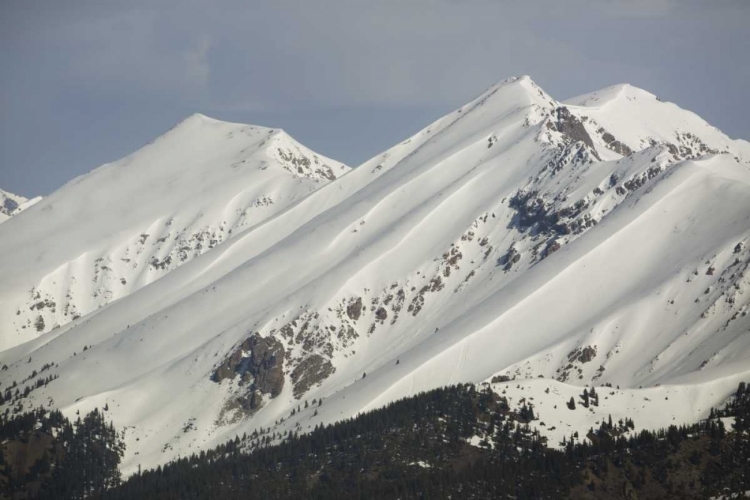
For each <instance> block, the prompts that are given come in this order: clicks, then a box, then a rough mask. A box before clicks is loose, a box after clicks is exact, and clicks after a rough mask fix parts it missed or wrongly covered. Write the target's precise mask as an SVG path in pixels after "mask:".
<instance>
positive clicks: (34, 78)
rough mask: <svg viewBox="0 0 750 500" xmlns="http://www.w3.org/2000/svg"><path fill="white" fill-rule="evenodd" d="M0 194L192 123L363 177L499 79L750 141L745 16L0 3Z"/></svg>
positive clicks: (572, 8)
mask: <svg viewBox="0 0 750 500" xmlns="http://www.w3.org/2000/svg"><path fill="white" fill-rule="evenodd" d="M0 47H1V48H0V68H3V70H2V71H0V188H2V189H5V190H7V191H11V192H15V193H18V194H21V195H24V196H33V195H37V194H48V193H50V192H51V191H53V190H55V189H56V188H58V187H59V186H61V185H62V184H64V183H65V182H67V181H68V180H70V179H72V178H73V177H75V176H77V175H80V174H82V173H85V172H87V171H89V170H91V169H92V168H95V167H97V166H99V165H101V164H103V163H106V162H111V161H114V160H117V159H119V158H121V157H123V156H125V155H127V154H129V153H131V152H132V151H134V150H136V149H138V148H139V147H141V146H143V145H144V144H146V143H148V142H149V141H151V140H152V139H154V138H155V137H156V136H158V135H159V134H161V133H163V132H164V131H166V130H168V129H169V128H170V127H171V126H173V125H174V124H175V123H177V122H179V121H180V120H182V119H183V118H185V117H187V116H188V115H190V114H192V113H194V112H201V113H204V114H207V115H209V116H212V117H214V118H218V119H222V120H229V121H238V122H245V123H254V124H258V125H264V126H269V127H274V128H284V129H285V130H286V131H287V132H289V133H290V134H291V135H292V136H294V137H295V138H296V139H298V140H299V141H300V142H302V143H304V144H305V145H307V146H309V147H311V148H312V149H314V150H316V151H318V152H320V153H322V154H324V155H327V156H330V157H332V158H336V159H338V160H341V161H344V162H346V163H348V164H350V165H353V166H356V165H357V164H359V163H360V162H362V161H364V160H366V159H368V158H369V157H371V156H373V155H375V154H377V153H378V152H380V151H382V150H383V149H386V148H388V147H390V146H391V145H393V144H395V143H396V142H399V141H400V140H402V139H404V138H405V137H406V136H408V135H410V134H412V133H414V132H416V131H417V130H419V129H420V128H422V127H423V126H426V125H427V124H428V123H429V122H430V121H432V120H434V119H436V118H439V117H440V116H442V115H443V114H445V113H447V112H449V111H451V110H452V109H454V108H456V107H459V106H461V105H462V104H464V103H465V102H467V101H469V100H470V99H472V98H473V97H474V96H476V95H477V94H479V93H481V92H482V91H483V90H484V89H485V88H486V87H488V86H490V85H491V84H493V83H495V82H496V81H498V80H501V79H503V78H506V77H509V76H514V75H521V74H528V75H531V77H532V78H533V79H534V80H535V81H536V82H537V83H538V84H539V85H540V86H541V87H543V88H544V89H545V90H546V91H547V92H549V93H550V94H551V95H552V96H553V97H555V98H557V99H565V98H568V97H572V96H574V95H578V94H582V93H586V92H590V91H593V90H596V89H598V88H602V87H605V86H608V85H612V84H616V83H624V82H627V83H631V84H633V85H636V86H639V87H642V88H645V89H647V90H649V91H651V92H653V93H655V94H657V95H658V96H660V97H661V98H662V99H664V100H669V101H672V102H675V103H677V104H679V105H680V106H682V107H685V108H688V109H691V110H692V111H695V112H696V113H698V114H699V115H701V116H702V117H703V118H705V119H706V120H708V121H709V122H710V123H712V124H713V125H715V126H717V127H718V128H720V129H722V130H723V131H724V132H725V133H727V134H728V135H729V136H731V137H734V138H743V139H750V120H748V116H750V99H748V97H747V94H748V89H750V55H748V51H749V49H750V2H748V1H745V0H737V1H722V0H718V1H704V2H699V1H687V0H685V1H680V0H599V1H584V0H569V1H566V2H559V1H531V2H511V1H507V2H506V1H497V0H495V1H490V0H410V1H404V0H399V1H395V0H393V1H391V0H381V1H378V0H367V1H363V0H316V1H312V0H275V1H266V0H256V1H253V2H244V1H235V0H227V1H223V0H219V1H211V2H209V1H196V0H181V1H176V0H175V1H172V0H167V1H158V0H154V1H140V0H135V1H130V2H107V1H91V2H89V1H77V0H69V1H66V2H60V1H48V0H37V1H33V2H29V1H19V0H4V1H3V2H2V3H0Z"/></svg>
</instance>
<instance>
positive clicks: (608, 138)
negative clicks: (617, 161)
mask: <svg viewBox="0 0 750 500" xmlns="http://www.w3.org/2000/svg"><path fill="white" fill-rule="evenodd" d="M598 132H599V133H601V134H602V140H604V142H605V143H606V144H607V147H608V148H609V149H611V150H612V151H614V152H615V153H617V154H620V155H622V156H630V155H631V154H633V150H632V149H630V147H628V145H627V144H623V143H622V142H620V141H618V140H617V139H615V136H614V135H612V134H610V133H609V132H606V131H605V130H604V129H603V128H600V129H599V130H598Z"/></svg>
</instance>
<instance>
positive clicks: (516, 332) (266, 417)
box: [0, 77, 750, 473]
mask: <svg viewBox="0 0 750 500" xmlns="http://www.w3.org/2000/svg"><path fill="white" fill-rule="evenodd" d="M618 89H619V88H615V90H611V89H610V90H607V91H602V95H604V96H605V97H606V99H605V97H601V98H599V99H600V100H599V101H594V102H596V103H598V104H597V106H593V105H591V103H592V99H590V98H581V99H578V100H575V101H574V104H564V103H560V102H558V101H555V100H554V99H553V98H551V97H550V96H549V95H547V94H546V93H545V92H544V91H543V90H542V89H540V88H539V87H538V86H537V85H536V84H535V83H534V82H533V81H532V80H531V79H529V78H528V77H521V78H512V79H508V80H505V81H503V82H501V83H499V84H498V85H495V86H493V87H492V88H490V89H489V90H488V91H487V92H485V93H484V94H482V95H481V96H480V97H478V98H477V99H475V100H474V101H472V102H471V103H469V104H467V105H466V106H463V107H462V108H460V109H458V110H456V111H454V112H453V113H451V114H449V115H447V116H445V117H443V118H441V119H440V120H438V121H436V122H435V123H433V124H431V125H430V126H428V127H427V128H425V129H424V130H422V131H420V132H419V133H417V134H415V135H414V136H413V137H411V138H409V139H407V140H405V141H404V142H402V143H401V144H399V145H396V146H395V147H393V148H391V149H389V150H388V151H386V152H384V153H383V154H381V155H378V156H376V157H375V158H373V159H372V160H370V161H368V162H365V163H364V164H363V165H361V166H359V167H358V168H356V169H354V170H352V171H351V172H349V173H348V174H347V175H344V176H342V177H340V178H338V179H336V180H335V181H333V182H330V183H328V184H327V185H325V186H322V187H321V188H320V189H317V190H315V191H314V192H311V193H310V194H308V195H307V196H306V197H304V199H301V200H299V201H298V202H297V203H294V204H290V205H288V206H287V207H285V208H284V209H283V210H279V211H277V212H276V213H275V214H274V215H273V216H272V217H266V218H264V219H263V220H261V221H258V222H256V223H255V224H254V225H252V227H248V228H247V229H245V230H244V231H242V232H239V234H237V236H236V237H234V238H231V239H229V240H227V241H226V242H225V243H223V244H222V245H218V246H216V247H215V248H213V249H212V250H210V251H208V252H206V253H205V254H204V255H201V256H200V257H199V258H196V259H193V260H192V261H190V262H186V263H185V265H183V266H181V267H179V268H178V269H175V270H173V271H172V272H170V273H169V274H167V275H166V276H164V277H162V278H161V279H159V280H158V281H154V282H153V283H151V284H150V285H149V286H147V287H143V288H141V289H140V290H138V291H137V292H136V293H131V294H129V295H127V296H124V297H123V298H122V299H121V300H117V301H114V302H111V303H109V304H107V305H106V306H104V307H102V308H100V309H97V310H94V311H92V312H91V313H90V314H88V315H86V316H84V317H82V318H80V319H78V320H77V321H75V322H73V323H69V324H66V325H63V326H62V327H61V328H59V329H57V330H54V331H52V332H49V333H45V334H43V335H41V336H39V337H38V338H35V339H33V340H31V341H29V342H27V343H25V344H22V345H19V346H16V347H14V348H12V349H9V350H6V351H5V352H2V353H0V362H2V363H4V364H7V366H8V369H7V370H5V371H2V372H0V373H2V377H3V380H4V381H5V380H8V381H12V380H17V381H21V380H26V382H25V383H26V384H28V383H30V382H29V381H30V380H33V379H34V377H35V376H42V377H46V376H48V375H46V373H47V371H49V373H50V374H52V375H57V376H59V378H58V379H55V380H53V381H52V382H50V383H49V384H48V385H46V386H44V385H43V386H41V387H39V388H36V389H34V390H33V391H31V392H30V393H29V395H28V397H26V398H23V399H22V400H21V401H20V402H15V403H14V404H15V405H17V404H20V405H21V406H23V407H30V406H36V405H38V404H41V403H42V402H44V403H45V404H53V405H56V406H59V407H62V408H64V410H65V411H66V412H75V411H76V410H80V411H87V410H89V409H91V408H93V407H100V408H101V407H104V406H105V404H106V405H107V406H108V408H109V412H110V414H111V417H112V418H113V419H114V420H115V423H116V424H117V425H119V426H127V429H128V432H127V446H128V452H127V453H128V455H127V457H126V463H125V471H126V473H127V472H129V471H133V470H135V469H137V466H138V464H141V465H142V466H144V467H146V466H152V465H155V464H158V463H162V462H164V461H166V460H169V459H171V458H173V457H175V456H177V455H180V454H185V453H190V452H193V451H195V450H197V449H201V448H203V447H208V446H212V445H215V444H217V443H219V442H222V441H224V440H226V439H227V438H230V437H234V435H235V434H242V433H243V432H248V433H250V432H252V431H253V430H254V429H260V428H263V429H266V430H269V429H270V432H275V433H277V435H278V433H285V432H287V431H289V430H296V431H301V432H304V431H306V430H309V429H311V428H313V427H314V426H315V425H317V424H319V423H325V422H332V421H336V420H340V419H342V418H347V417H349V416H352V415H355V414H357V413H358V412H360V411H364V410H367V409H371V408H375V407H377V406H379V405H383V404H386V403H388V402H390V401H393V400H395V399H397V398H400V397H403V396H408V395H410V394H414V393H415V392H418V391H422V390H426V389H430V388H433V387H437V386H441V385H446V384H451V383H457V382H485V381H486V382H488V383H492V381H493V379H494V380H495V382H494V383H493V385H494V386H495V387H496V389H497V390H503V388H502V387H501V386H502V383H501V382H499V381H501V380H506V379H507V378H513V377H516V380H517V382H514V384H515V385H513V387H514V388H515V389H514V390H515V391H517V392H516V393H514V397H518V398H519V399H520V398H521V397H523V396H522V395H521V392H522V391H524V390H527V391H528V392H529V394H530V395H532V396H534V398H535V400H538V399H542V398H543V399H545V401H544V404H543V405H541V404H537V413H539V414H540V415H541V416H542V420H544V419H548V420H550V421H552V419H557V420H556V421H558V422H559V425H560V427H559V428H563V427H562V426H566V427H565V429H566V431H565V432H564V435H569V429H570V427H575V426H579V425H580V426H586V427H585V428H582V429H575V430H581V431H585V430H586V429H587V428H588V426H590V421H591V419H592V418H599V417H596V416H594V417H591V416H590V415H588V414H584V413H582V412H583V410H582V411H581V412H579V413H576V414H569V413H565V411H569V410H565V411H562V409H564V406H561V405H564V404H565V402H566V401H567V400H568V399H569V397H570V396H571V395H574V394H576V393H577V392H580V387H581V386H583V385H585V384H589V385H592V384H596V385H598V384H604V383H611V384H614V385H620V386H621V387H622V391H623V392H622V393H621V394H619V395H617V396H615V395H612V397H611V400H607V403H606V404H602V407H603V408H605V409H606V410H607V411H609V412H610V413H612V414H613V416H617V415H623V414H626V413H627V412H629V411H631V409H632V408H634V406H633V405H634V402H633V401H634V400H633V398H636V397H638V398H641V393H640V392H639V391H642V390H643V391H650V392H648V393H647V394H646V395H645V396H643V397H647V398H649V399H653V398H654V397H655V395H656V396H664V397H669V398H670V400H672V401H675V402H679V403H680V404H681V406H679V407H675V408H674V411H672V412H669V413H668V412H664V411H662V410H663V409H664V406H665V405H664V403H663V402H660V405H659V406H649V405H646V404H645V403H644V404H642V405H641V407H642V408H640V413H638V414H639V415H643V416H644V419H646V420H645V422H644V424H641V423H639V422H638V421H636V426H637V428H638V426H640V425H667V424H669V423H671V422H672V421H673V420H672V419H674V421H690V420H694V419H697V418H701V417H702V416H704V415H707V413H708V411H709V408H710V407H711V405H717V404H719V403H721V402H722V401H723V400H724V399H725V398H726V397H727V396H728V395H729V394H730V392H731V390H732V389H733V388H735V387H736V385H737V383H738V382H739V381H740V380H741V379H743V378H747V377H748V376H749V375H750V337H749V336H748V330H749V329H750V319H749V318H748V315H747V311H748V307H750V276H748V271H747V268H748V266H750V249H748V239H750V163H748V155H747V154H746V150H747V147H746V146H747V144H746V143H744V142H741V141H731V140H730V139H728V138H726V137H724V136H723V135H721V134H720V133H718V132H716V131H715V130H714V129H711V128H710V127H708V126H706V125H705V124H703V122H700V121H699V120H698V119H697V118H695V119H693V117H694V115H692V114H690V113H688V112H686V111H683V110H680V109H679V108H676V107H674V106H673V105H670V104H667V103H661V102H659V101H657V100H656V99H655V98H652V97H648V96H649V94H647V93H645V92H643V91H640V90H637V89H632V88H629V87H625V88H623V90H622V92H620V90H618ZM631 92H632V93H634V94H635V98H634V99H629V98H627V96H628V95H629V93H631ZM623 95H624V96H625V98H623ZM604 101H606V103H605V102H604ZM652 107H653V109H654V110H655V111H653V112H652V113H651V112H650V111H648V110H650V109H651V108H652ZM660 107H661V108H660ZM647 112H648V113H651V114H650V115H648V118H647V119H646V118H643V117H644V116H646V115H647V114H648V113H647ZM691 120H692V121H691ZM688 122H689V123H688ZM222 126H223V125H222ZM678 133H690V134H691V137H690V140H691V141H692V142H690V143H689V144H690V145H688V144H687V143H680V141H679V140H678V139H677V138H676V137H678V135H677V134H678ZM264 134H266V135H268V134H267V132H265V133H264ZM271 135H272V134H271ZM156 144H158V142H157V143H156ZM701 144H703V145H704V148H701V146H700V145H701ZM682 148H685V149H682ZM688 148H689V151H688V150H687V149H688ZM175 154H176V153H175ZM292 165H294V162H292ZM287 173H288V172H287ZM297 181H298V182H301V181H302V180H299V179H298V180H297ZM53 196H54V195H53ZM60 197H61V198H62V194H60ZM60 203H62V200H60ZM27 220H28V217H27ZM22 221H23V218H19V222H22ZM12 223H13V221H10V222H9V223H8V224H7V225H10V224H12ZM17 225H18V226H19V227H20V224H17ZM25 230H27V231H31V229H30V228H29V229H25ZM139 231H140V230H139ZM146 234H151V233H146ZM146 241H148V239H147V240H146ZM131 251H132V250H131ZM28 266H29V268H31V267H33V266H31V263H29V264H28ZM45 366H46V367H47V368H46V370H45V371H44V372H41V369H42V368H43V367H45ZM33 370H39V375H35V376H31V375H32V373H33ZM365 375H366V376H365ZM29 377H31V378H29ZM539 377H544V378H546V379H548V380H549V383H548V384H546V385H542V382H540V381H538V379H539ZM532 379H533V380H532ZM551 379H554V380H551ZM22 385H23V384H22ZM508 385H510V384H508ZM641 386H643V387H644V389H639V387H641ZM657 386H659V389H657ZM662 388H663V389H662ZM547 389H550V390H549V391H547ZM644 394H645V393H644ZM321 397H322V398H325V403H324V404H323V405H322V406H319V407H318V406H317V405H314V404H313V405H311V406H309V407H307V405H306V403H305V402H306V401H307V402H310V401H312V400H313V399H316V400H317V399H319V398H321ZM639 401H640V400H639ZM558 403H559V404H558ZM555 406H558V408H560V409H561V410H560V411H558V408H555ZM649 408H651V409H652V410H654V411H651V412H649ZM646 415H650V416H649V417H648V418H646ZM653 415H657V416H653ZM659 416H662V417H663V418H662V419H660V418H659ZM567 426H570V427H567ZM550 432H551V433H550V434H549V436H550V439H556V438H558V437H559V436H558V435H557V434H555V433H554V432H552V431H550Z"/></svg>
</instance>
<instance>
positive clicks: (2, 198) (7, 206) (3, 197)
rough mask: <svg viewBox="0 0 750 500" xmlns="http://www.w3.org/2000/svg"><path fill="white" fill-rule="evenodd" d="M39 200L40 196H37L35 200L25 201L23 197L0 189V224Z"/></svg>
mask: <svg viewBox="0 0 750 500" xmlns="http://www.w3.org/2000/svg"><path fill="white" fill-rule="evenodd" d="M41 199H42V197H41V196H37V197H36V198H32V199H30V200H27V199H26V198H24V197H23V196H19V195H17V194H13V193H9V192H7V191H3V190H2V189H0V223H3V222H5V221H6V220H8V219H10V218H11V217H13V216H14V215H18V214H20V213H21V212H23V211H24V210H26V209H27V208H29V207H30V206H32V205H34V204H35V203H36V202H38V201H39V200H41Z"/></svg>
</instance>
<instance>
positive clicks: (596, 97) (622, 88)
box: [564, 83, 657, 107]
mask: <svg viewBox="0 0 750 500" xmlns="http://www.w3.org/2000/svg"><path fill="white" fill-rule="evenodd" d="M654 99H657V97H656V96H655V95H654V94H652V93H651V92H648V91H647V90H643V89H642V88H640V87H636V86H635V85H631V84H629V83H619V84H617V85H612V86H610V87H605V88H603V89H601V90H596V91H594V92H590V93H588V94H582V95H579V96H576V97H573V98H571V99H568V100H566V101H564V102H565V104H568V105H572V106H584V107H600V106H603V105H604V104H607V103H609V102H612V101H623V100H629V101H635V100H654Z"/></svg>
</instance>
